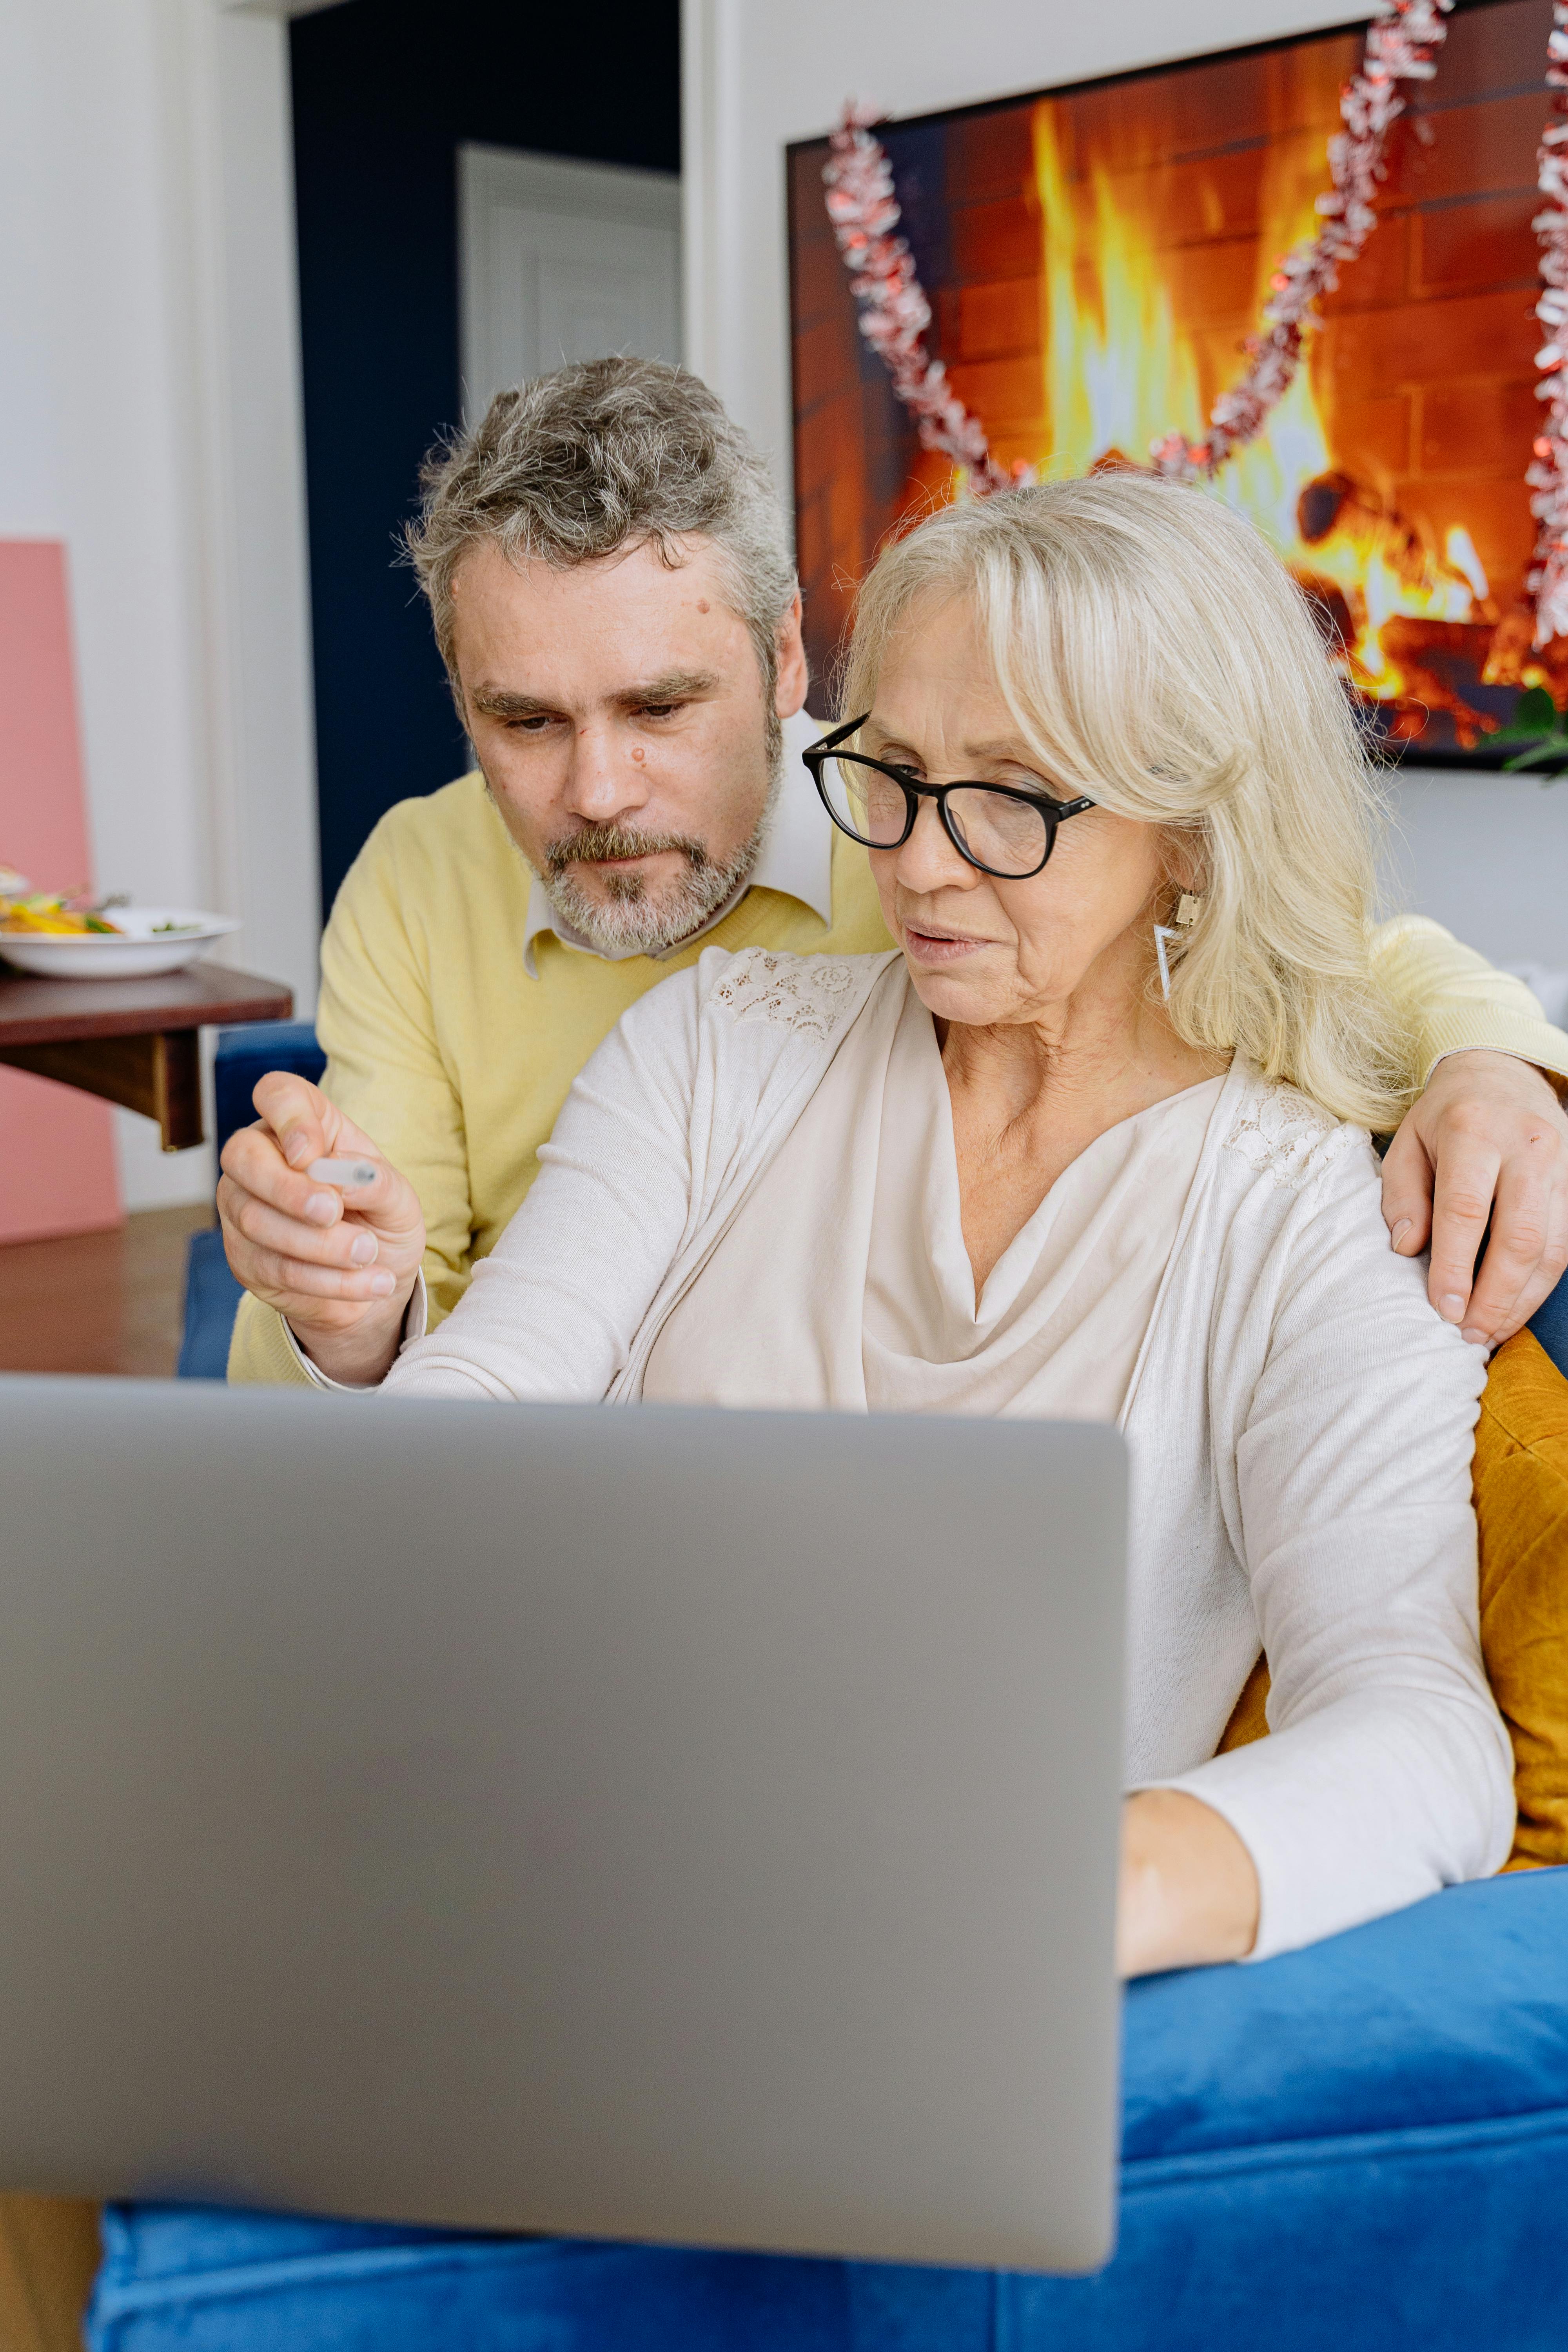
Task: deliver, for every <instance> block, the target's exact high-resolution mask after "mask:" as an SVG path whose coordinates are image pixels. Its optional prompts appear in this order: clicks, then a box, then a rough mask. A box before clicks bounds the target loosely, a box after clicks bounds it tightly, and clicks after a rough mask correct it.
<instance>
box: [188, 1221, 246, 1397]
mask: <svg viewBox="0 0 1568 2352" xmlns="http://www.w3.org/2000/svg"><path fill="white" fill-rule="evenodd" d="M244 1296H245V1293H244V1291H243V1290H241V1288H240V1286H239V1285H238V1283H237V1282H236V1280H235V1278H234V1276H233V1275H232V1274H230V1272H229V1270H228V1260H227V1258H226V1256H225V1255H224V1248H223V1234H221V1232H220V1231H219V1230H218V1228H217V1226H216V1225H213V1226H211V1227H209V1228H208V1230H207V1231H206V1232H205V1233H200V1234H192V1235H191V1239H190V1246H189V1248H188V1249H187V1250H186V1253H185V1328H184V1337H183V1338H182V1339H181V1341H180V1360H179V1362H178V1364H177V1365H176V1366H175V1368H174V1376H175V1378H176V1380H182V1381H221V1380H226V1379H227V1377H228V1343H229V1341H230V1339H232V1338H233V1336H234V1318H235V1317H236V1316H237V1314H238V1312H239V1302H240V1300H241V1299H242V1298H243V1297H244Z"/></svg>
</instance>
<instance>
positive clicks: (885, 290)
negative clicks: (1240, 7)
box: [822, 0, 1568, 646]
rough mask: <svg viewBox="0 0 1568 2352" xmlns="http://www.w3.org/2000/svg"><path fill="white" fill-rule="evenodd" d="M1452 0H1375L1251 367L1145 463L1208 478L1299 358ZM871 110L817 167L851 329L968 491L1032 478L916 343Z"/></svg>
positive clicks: (1557, 44) (1564, 521) (1551, 478)
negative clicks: (1311, 227)
mask: <svg viewBox="0 0 1568 2352" xmlns="http://www.w3.org/2000/svg"><path fill="white" fill-rule="evenodd" d="M1452 5H1453V0H1384V8H1383V13H1382V14H1381V15H1380V16H1378V17H1377V18H1376V19H1375V20H1374V21H1373V24H1372V25H1370V26H1368V28H1367V36H1366V47H1365V49H1364V51H1363V56H1362V62H1361V66H1360V68H1359V69H1358V71H1357V72H1356V73H1354V74H1352V77H1351V79H1350V80H1349V81H1348V82H1346V84H1345V86H1344V89H1343V90H1342V92H1341V96H1340V115H1341V120H1342V122H1343V124H1344V129H1343V130H1342V131H1337V132H1336V133H1335V135H1334V137H1333V138H1332V139H1331V140H1330V142H1329V176H1330V181H1331V185H1330V187H1329V189H1328V191H1327V193H1326V194H1323V195H1321V196H1320V197H1319V198H1318V205H1317V209H1318V211H1319V213H1320V214H1321V215H1322V221H1323V226H1322V227H1321V230H1320V231H1319V233H1318V235H1317V236H1315V237H1313V238H1310V239H1309V240H1308V241H1307V242H1305V243H1304V244H1301V245H1299V246H1297V247H1295V249H1294V250H1293V251H1292V252H1290V253H1288V254H1286V255H1285V256H1284V257H1283V258H1282V259H1281V261H1280V262H1279V267H1278V268H1277V269H1276V271H1275V273H1274V276H1273V278H1272V280H1271V281H1270V285H1271V291H1270V296H1269V299H1268V302H1267V303H1266V304H1265V306H1264V310H1263V316H1262V322H1261V331H1260V332H1259V333H1258V334H1256V335H1251V336H1248V338H1247V344H1246V351H1247V367H1246V370H1245V371H1244V373H1243V374H1242V376H1241V379H1240V381H1239V382H1238V383H1236V384H1233V385H1232V387H1231V389H1230V390H1229V391H1228V392H1226V393H1222V394H1221V395H1220V397H1219V399H1218V400H1217V401H1215V405H1214V408H1213V410H1212V411H1211V413H1210V416H1209V427H1208V434H1207V437H1206V438H1205V440H1202V441H1195V442H1194V441H1189V440H1188V439H1187V437H1186V436H1185V435H1184V434H1183V433H1178V432H1173V433H1168V434H1167V435H1166V436H1164V438H1163V440H1161V441H1158V442H1156V443H1155V444H1154V446H1153V447H1152V450H1151V452H1150V463H1151V466H1152V470H1153V471H1154V472H1156V473H1159V474H1163V475H1165V476H1167V477H1170V478H1173V479H1175V480H1179V481H1188V482H1195V481H1209V480H1212V479H1213V478H1214V477H1215V475H1216V474H1217V473H1218V472H1219V471H1220V469H1221V467H1223V466H1225V465H1226V463H1228V461H1229V460H1230V458H1232V457H1234V456H1235V455H1236V453H1237V450H1238V449H1240V448H1243V447H1245V446H1246V445H1247V442H1249V441H1252V440H1255V439H1256V438H1257V436H1258V434H1259V433H1261V432H1262V430H1263V428H1264V426H1265V425H1267V423H1268V418H1269V416H1270V415H1271V414H1272V413H1273V411H1274V409H1275V408H1276V407H1278V405H1279V402H1280V400H1281V399H1282V398H1283V397H1284V395H1285V393H1286V392H1287V391H1288V390H1289V385H1290V383H1291V380H1292V378H1293V377H1294V375H1295V373H1296V371H1297V369H1298V367H1299V366H1300V361H1301V352H1302V349H1303V345H1304V341H1305V338H1306V336H1307V335H1308V334H1309V333H1310V331H1311V330H1312V328H1313V327H1314V326H1315V325H1316V324H1317V323H1318V320H1317V317H1316V305H1317V303H1318V301H1319V299H1320V298H1321V296H1322V295H1324V294H1326V293H1329V292H1331V290H1332V289H1333V288H1334V287H1335V286H1336V285H1337V284H1338V282H1339V273H1340V271H1341V269H1342V268H1343V267H1344V265H1345V264H1346V263H1347V262H1351V261H1354V260H1355V259H1356V258H1357V257H1358V256H1359V255H1360V253H1361V251H1362V248H1363V246H1364V245H1365V243H1366V240H1367V238H1368V237H1369V236H1371V234H1372V231H1373V228H1374V227H1375V226H1376V221H1377V215H1376V213H1375V211H1374V209H1373V198H1374V196H1375V194H1376V192H1377V186H1378V183H1379V181H1380V180H1381V179H1382V178H1383V175H1384V170H1385V168H1386V166H1385V162H1384V153H1385V150H1386V146H1387V142H1388V134H1389V131H1391V130H1392V128H1393V126H1394V123H1395V121H1397V120H1398V118H1399V116H1400V115H1401V114H1403V113H1404V111H1405V97H1404V95H1403V85H1405V84H1406V83H1410V82H1420V81H1430V80H1431V79H1433V76H1434V75H1435V74H1436V69H1437V68H1436V56H1437V52H1438V50H1439V49H1440V48H1441V47H1442V45H1443V41H1444V38H1445V37H1446V35H1447V25H1446V24H1445V23H1444V18H1445V16H1447V13H1448V11H1449V9H1450V8H1451V7H1452ZM1552 18H1553V31H1552V37H1551V41H1550V44H1549V50H1550V62H1549V64H1548V68H1547V75H1546V79H1547V80H1548V82H1549V83H1550V84H1551V85H1552V92H1553V96H1552V114H1551V118H1550V120H1549V121H1548V123H1547V127H1546V131H1545V132H1544V134H1543V136H1542V143H1541V151H1540V156H1539V159H1538V176H1539V185H1540V187H1541V190H1542V194H1543V195H1545V196H1546V197H1547V198H1548V207H1547V209H1546V210H1545V211H1543V212H1542V213H1541V214H1539V215H1537V217H1536V220H1535V223H1534V227H1535V231H1536V235H1537V237H1538V239H1539V241H1540V245H1541V277H1542V296H1541V299H1540V301H1539V302H1538V303H1537V305H1536V315H1537V317H1538V318H1539V319H1540V320H1541V322H1542V326H1543V327H1544V328H1545V329H1546V337H1547V339H1546V342H1545V345H1544V347H1543V349H1542V351H1541V352H1539V354H1538V355H1537V360H1536V364H1537V366H1538V367H1540V368H1541V369H1542V381H1541V383H1540V384H1539V385H1538V387H1537V397H1538V398H1539V399H1541V400H1542V401H1543V402H1545V403H1546V404H1547V406H1546V415H1545V417H1544V419H1543V420H1542V432H1541V435H1540V436H1539V437H1538V439H1537V440H1536V442H1535V444H1534V451H1533V457H1534V462H1533V463H1532V464H1531V467H1530V469H1529V472H1528V474H1527V476H1526V479H1527V480H1528V482H1529V483H1530V486H1531V489H1532V490H1533V491H1534V493H1535V495H1534V496H1533V497H1532V499H1531V511H1532V513H1533V514H1534V515H1535V516H1536V518H1537V520H1538V521H1539V523H1540V526H1541V528H1540V533H1539V536H1538V539H1537V541H1536V548H1535V555H1534V562H1533V567H1532V569H1531V572H1529V574H1528V576H1527V579H1526V586H1527V587H1528V588H1529V589H1530V591H1531V593H1532V594H1533V595H1534V597H1535V604H1536V629H1535V641H1536V644H1537V645H1538V646H1543V645H1546V644H1547V643H1549V642H1550V640H1551V639H1552V637H1554V636H1568V0H1553V6H1552ZM880 119H881V118H880V117H879V116H878V115H876V114H874V113H872V112H870V111H868V110H866V109H863V108H860V107H857V106H849V107H847V109H846V110H845V115H844V120H843V122H842V123H841V124H840V126H839V128H838V129H837V131H834V132H833V134H832V136H831V138H830V140H829V147H830V149H831V152H830V154H829V157H828V160H827V162H826V164H825V165H824V167H823V174H822V176H823V179H824V181H825V182H826V188H827V212H828V217H829V219H830V220H831V222H832V224H833V234H834V236H835V237H836V238H837V244H838V250H839V252H840V254H841V255H842V256H843V258H844V261H845V264H846V266H847V268H848V269H849V271H850V273H851V274H850V290H851V291H852V293H853V294H854V296H855V299H856V301H857V302H858V305H859V323H860V331H861V333H862V334H863V335H864V336H865V338H866V340H867V341H868V343H869V344H870V345H871V347H872V349H873V350H874V351H876V352H879V353H880V355H881V357H882V359H883V360H884V362H886V364H887V368H888V372H889V374H890V376H891V377H892V382H893V390H894V392H895V393H896V394H897V395H898V397H899V399H900V401H901V402H902V403H903V404H904V406H905V407H906V408H908V409H909V411H910V414H911V415H912V416H913V417H914V419H915V425H916V429H917V431H918V433H919V436H920V440H921V446H922V448H926V449H933V450H939V451H941V452H942V454H943V455H944V456H946V457H951V458H952V460H953V461H954V463H955V464H957V465H959V466H962V467H963V469H964V472H965V474H966V476H967V478H968V483H969V488H970V489H971V491H972V492H973V494H974V495H975V496H977V497H981V498H984V497H987V496H989V495H990V494H991V493H992V492H993V491H994V490H1005V489H1012V488H1015V487H1016V485H1017V484H1019V483H1020V482H1026V481H1028V480H1031V479H1032V478H1033V476H1032V474H1031V471H1030V469H1029V468H1028V467H1026V466H1025V465H1023V464H1021V463H1020V464H1017V465H1015V466H1014V467H1011V468H1009V467H1005V466H1003V465H1001V464H1000V463H999V462H998V461H997V459H996V458H995V457H994V456H993V455H992V452H991V446H990V443H989V441H988V439H987V437H986V434H985V429H984V425H982V424H981V423H980V420H979V418H978V417H976V416H973V415H971V413H970V412H969V410H968V409H967V408H965V406H964V404H963V402H962V401H961V400H960V399H959V397H958V395H957V394H956V393H955V392H954V391H953V389H952V384H951V383H949V381H948V377H947V371H946V369H945V368H944V367H943V365H942V362H941V361H940V360H933V359H932V358H931V354H930V353H929V352H928V351H927V350H926V347H925V331H926V329H927V328H928V327H929V326H930V324H931V304H930V302H929V301H928V300H927V299H926V295H925V291H924V289H923V288H922V287H921V282H920V278H919V275H918V273H917V271H916V269H915V266H914V259H913V257H912V255H911V254H910V248H909V243H908V240H907V239H906V238H904V237H901V236H897V235H896V234H895V231H896V230H897V227H898V225H899V219H900V210H899V203H898V199H897V197H896V196H895V194H894V193H893V173H892V166H891V165H890V163H889V160H888V155H887V151H886V149H885V148H884V147H883V146H882V144H881V142H880V141H879V140H878V139H877V138H875V137H874V136H873V135H872V131H871V125H872V124H873V123H874V122H877V121H879V120H880Z"/></svg>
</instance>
